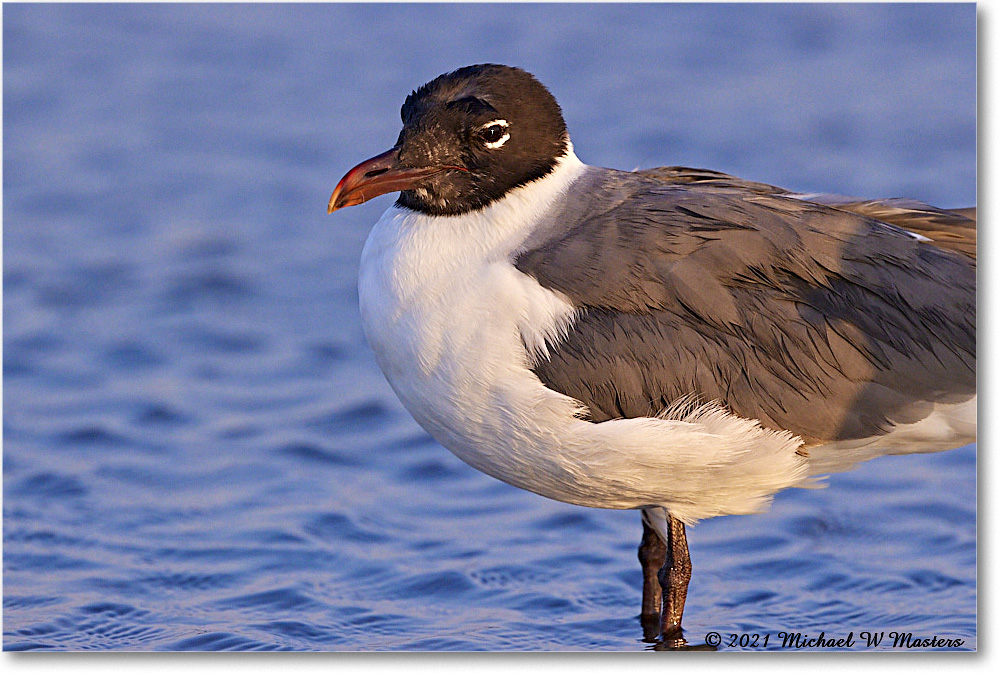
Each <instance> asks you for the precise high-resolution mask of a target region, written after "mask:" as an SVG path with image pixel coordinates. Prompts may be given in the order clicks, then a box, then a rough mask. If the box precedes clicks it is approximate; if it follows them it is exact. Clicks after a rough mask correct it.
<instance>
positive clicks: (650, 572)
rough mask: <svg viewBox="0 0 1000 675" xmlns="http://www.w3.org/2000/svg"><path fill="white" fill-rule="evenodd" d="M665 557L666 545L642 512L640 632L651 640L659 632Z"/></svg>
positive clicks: (644, 512)
mask: <svg viewBox="0 0 1000 675" xmlns="http://www.w3.org/2000/svg"><path fill="white" fill-rule="evenodd" d="M666 559H667V545H666V544H665V543H664V541H663V539H661V538H660V535H658V534H657V533H656V529H655V528H654V527H653V526H652V525H650V522H649V516H647V514H646V511H645V510H643V513H642V543H641V544H639V562H640V563H641V564H642V615H641V616H640V617H639V620H640V622H641V623H642V632H643V635H644V636H645V637H646V639H649V640H652V639H654V638H656V636H657V635H659V634H660V608H661V606H662V604H663V593H662V592H661V591H660V579H659V573H660V570H661V569H662V568H663V565H664V563H665V562H666Z"/></svg>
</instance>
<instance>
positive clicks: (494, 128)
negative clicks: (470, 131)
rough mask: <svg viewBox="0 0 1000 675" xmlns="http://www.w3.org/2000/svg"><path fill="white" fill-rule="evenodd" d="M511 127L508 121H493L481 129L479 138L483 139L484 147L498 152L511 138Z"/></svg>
mask: <svg viewBox="0 0 1000 675" xmlns="http://www.w3.org/2000/svg"><path fill="white" fill-rule="evenodd" d="M509 127H510V125H509V124H507V120H493V121H492V122H487V123H486V124H484V125H483V126H481V127H479V137H480V138H481V139H483V145H485V146H486V147H487V148H489V149H490V150H496V149H497V148H499V147H500V146H501V145H503V144H504V143H506V142H507V139H509V138H510V131H508V128H509Z"/></svg>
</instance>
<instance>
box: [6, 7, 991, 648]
mask: <svg viewBox="0 0 1000 675" xmlns="http://www.w3.org/2000/svg"><path fill="white" fill-rule="evenodd" d="M974 41H975V14H974V7H973V6H972V5H963V6H955V5H950V6H933V5H932V6H928V5H920V6H899V5H893V6H830V5H825V6H816V5H808V6H780V5H779V6H766V7H759V6H758V7H753V6H750V7H747V6H739V7H734V6H710V7H704V6H696V5H685V6H652V7H651V6H627V5H626V6H621V5H608V6H600V7H587V6H502V7H500V6H493V7H491V6H482V5H480V6H433V7H421V6H406V7H402V6H302V5H298V6H279V7H274V6H201V5H199V6H135V5H118V6H111V7H87V6H62V5H42V6H25V5H8V6H5V7H4V186H3V188H4V204H3V208H4V212H3V216H4V232H3V244H4V270H3V271H4V277H3V283H4V336H3V348H4V354H3V355H4V410H3V413H4V416H3V422H4V457H3V459H4V464H3V468H4V482H3V487H4V503H3V506H4V551H3V552H4V613H3V619H4V625H3V628H4V648H5V649H8V650H14V649H50V650H107V649H116V650H171V649H194V650H222V649H228V650H247V649H249V650H269V649H288V650H414V649H420V650H480V649H488V650H640V649H645V648H650V647H651V646H652V645H649V644H647V643H645V642H643V640H642V631H641V629H640V626H639V622H638V619H637V614H638V608H639V599H640V598H639V596H640V577H639V568H638V562H637V560H636V553H635V551H636V546H637V544H638V540H639V536H640V530H641V527H640V525H639V518H638V514H636V513H634V512H611V511H598V510H588V509H583V508H579V507H574V506H568V505H564V504H559V503H556V502H551V501H548V500H546V499H543V498H541V497H538V496H535V495H533V494H529V493H525V492H522V491H519V490H517V489H514V488H512V487H509V486H506V485H504V484H502V483H499V482H497V481H495V480H493V479H491V478H488V477H486V476H484V475H481V474H479V473H477V472H476V471H474V470H473V469H471V468H469V467H467V466H465V465H464V464H462V463H461V462H460V461H459V460H458V459H456V458H455V457H453V456H452V455H450V454H449V453H448V452H447V451H445V450H444V449H443V448H441V447H440V446H439V445H437V444H436V443H435V442H434V441H433V440H431V439H430V438H429V437H428V436H427V435H426V434H425V433H423V432H422V431H421V429H420V428H419V427H418V426H417V425H416V424H415V423H414V422H413V421H412V420H411V419H410V418H409V416H408V415H407V414H406V412H405V411H404V410H403V409H402V407H401V406H400V404H399V403H398V402H397V400H396V399H395V397H394V396H393V394H392V392H391V390H390V389H389V387H388V385H387V384H386V383H385V381H384V380H383V379H382V376H381V374H380V373H379V372H378V369H377V367H376V366H375V365H374V361H373V359H372V356H371V354H370V352H369V350H368V348H367V347H366V345H365V344H364V339H363V336H362V333H361V329H360V325H359V320H358V315H357V309H356V307H357V294H356V289H355V277H356V272H357V263H358V257H359V254H360V249H361V246H362V244H363V241H364V238H365V236H366V234H367V229H368V227H369V226H370V224H371V223H373V222H374V221H375V219H376V218H377V217H378V214H379V213H380V212H381V211H382V210H383V209H384V208H386V207H387V206H388V204H389V203H390V200H389V198H388V197H383V198H380V199H378V200H375V202H374V203H372V204H366V205H363V206H360V207H357V208H354V209H350V210H348V211H345V212H343V213H339V214H337V216H336V217H331V218H328V217H326V216H325V214H324V210H325V208H324V207H325V204H326V200H327V198H328V196H329V193H330V191H331V189H332V187H333V185H334V184H335V183H336V181H337V179H338V178H339V177H340V175H341V174H342V173H343V172H344V171H345V170H346V169H347V168H349V167H350V166H352V165H353V164H354V163H356V162H357V161H359V160H361V159H364V158H365V157H368V156H370V155H373V154H375V153H377V152H380V151H382V150H384V149H385V148H387V147H388V146H389V145H390V144H391V143H392V142H393V141H394V139H395V136H396V133H397V131H398V114H397V111H398V106H399V105H400V104H401V103H402V99H403V98H404V96H405V94H406V93H408V92H409V90H410V89H412V88H413V87H415V86H416V85H418V84H420V83H422V82H424V81H426V80H428V79H430V78H431V77H433V76H435V75H437V74H439V73H441V72H444V71H446V70H450V69H452V68H455V67H458V66H460V65H465V64H467V63H473V62H480V61H499V62H507V63H514V64H518V65H522V66H524V67H526V68H528V69H529V70H531V71H533V72H535V73H536V74H538V75H539V77H540V78H541V79H542V80H543V81H544V82H545V83H546V84H548V85H549V86H550V87H551V88H552V90H553V91H554V93H555V94H556V96H557V97H558V98H559V99H560V102H561V103H562V105H563V108H564V110H565V112H566V117H567V120H568V124H569V126H570V129H571V132H572V133H573V138H574V142H575V145H576V149H577V153H578V154H579V155H580V157H581V158H582V159H584V161H587V162H589V163H593V164H601V165H606V166H614V167H618V168H626V169H629V168H633V167H636V166H652V165H656V164H689V165H694V166H704V167H709V168H714V169H719V170H723V171H729V172H732V173H735V174H737V175H741V176H743V177H746V178H751V179H755V180H762V181H767V182H772V183H775V184H779V185H783V186H786V187H789V188H793V189H798V190H802V191H818V190H822V191H831V192H839V193H844V194H856V195H861V196H871V197H874V196H910V197H916V198H920V199H924V200H927V201H930V202H932V203H936V204H938V205H941V206H964V205H969V204H972V203H974V202H975V198H976V195H975V170H976V165H975V161H976V157H975V121H976V118H975V113H976V111H975V46H974ZM975 473H976V456H975V447H974V446H970V447H967V448H963V449H960V450H957V451H952V452H947V453H941V454H936V455H920V456H909V457H887V458H882V459H879V460H876V461H873V462H870V463H868V464H866V465H864V466H862V467H861V468H859V469H858V470H856V471H853V472H850V473H846V474H841V475H837V476H833V477H831V478H830V480H829V487H828V488H826V489H822V490H797V491H790V492H786V493H782V494H780V495H778V497H777V499H776V501H775V504H774V507H773V508H772V509H771V511H770V512H768V513H767V514H764V515H760V516H753V517H730V518H718V519H714V520H710V521H707V522H704V523H702V524H699V525H698V526H697V527H695V528H693V529H691V530H689V541H690V545H691V554H692V558H693V562H694V578H693V580H692V582H691V588H690V593H689V599H688V605H687V612H686V615H685V620H686V629H687V637H688V639H689V640H690V641H691V643H692V644H698V643H701V642H702V641H703V640H704V636H705V635H706V634H707V633H708V632H709V631H717V632H719V633H720V634H721V635H722V636H723V640H724V642H725V643H728V641H729V640H730V637H729V636H730V635H734V634H736V635H739V634H742V633H745V634H753V633H757V634H759V635H761V638H762V636H763V634H765V633H767V634H769V635H770V636H771V637H770V642H769V643H768V647H767V648H769V649H775V648H780V638H778V632H779V631H794V632H802V633H804V634H806V635H808V636H810V637H815V636H817V635H818V634H819V633H820V632H821V631H822V632H824V633H825V636H826V637H844V636H846V635H847V634H848V633H849V632H851V631H853V632H854V636H855V638H856V639H859V634H860V632H861V631H884V632H885V633H886V634H887V635H888V633H889V632H890V631H904V632H912V633H913V634H914V636H915V637H920V638H923V637H931V636H933V635H937V636H938V637H941V638H951V639H962V640H963V641H964V644H963V645H962V647H961V648H962V649H969V648H975V646H976V492H975ZM887 646H891V638H886V639H885V641H884V642H883V643H882V644H881V645H880V646H879V648H880V649H885V648H887ZM723 648H725V649H729V648H730V647H728V644H723ZM737 648H738V647H737ZM854 648H855V649H862V648H865V644H864V642H863V641H860V643H859V644H856V645H855V647H854Z"/></svg>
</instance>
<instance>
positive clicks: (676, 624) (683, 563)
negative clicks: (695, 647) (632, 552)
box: [643, 516, 691, 639]
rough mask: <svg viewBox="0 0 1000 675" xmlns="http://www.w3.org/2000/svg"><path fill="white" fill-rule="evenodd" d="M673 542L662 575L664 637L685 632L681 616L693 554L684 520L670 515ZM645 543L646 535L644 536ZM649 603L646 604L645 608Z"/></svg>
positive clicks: (661, 622) (661, 621) (669, 521)
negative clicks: (689, 549) (688, 543)
mask: <svg viewBox="0 0 1000 675" xmlns="http://www.w3.org/2000/svg"><path fill="white" fill-rule="evenodd" d="M667 527H668V528H669V534H670V541H669V542H667V547H666V549H667V555H666V564H664V565H663V567H662V568H661V569H660V573H659V575H658V577H659V581H660V587H661V588H662V589H663V614H662V616H661V619H660V633H661V635H662V636H663V638H664V639H668V638H673V637H679V636H680V635H681V617H682V616H683V615H684V601H685V600H686V599H687V589H688V582H689V581H691V555H690V554H689V553H688V545H687V535H686V534H685V532H684V523H682V522H681V521H679V520H677V519H676V518H674V517H673V516H668V519H667ZM643 542H645V538H643ZM645 608H646V605H645V602H644V603H643V611H645Z"/></svg>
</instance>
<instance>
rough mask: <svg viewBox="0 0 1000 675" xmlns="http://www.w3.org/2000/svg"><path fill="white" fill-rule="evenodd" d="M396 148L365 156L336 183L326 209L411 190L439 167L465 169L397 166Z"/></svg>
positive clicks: (462, 168)
mask: <svg viewBox="0 0 1000 675" xmlns="http://www.w3.org/2000/svg"><path fill="white" fill-rule="evenodd" d="M398 159H399V148H398V147H396V148H393V149H392V150H389V151H388V152H383V153H382V154H381V155H377V156H376V157H372V158H371V159H366V160H365V161H363V162H361V164H358V165H357V166H356V167H354V168H353V169H351V170H350V171H348V172H347V174H346V175H345V176H344V177H343V178H341V179H340V182H339V183H337V187H336V189H335V190H334V191H333V194H332V195H330V203H329V204H328V205H327V207H326V212H327V213H333V212H334V211H336V210H337V209H342V208H344V207H345V206H354V205H355V204H361V203H363V202H366V201H368V200H369V199H371V198H372V197H378V196H379V195H384V194H385V193H387V192H398V191H400V190H410V189H412V188H414V187H416V184H417V182H419V181H420V180H421V179H423V178H427V177H428V176H433V175H434V174H437V173H441V172H442V171H451V170H457V171H468V169H466V168H464V167H461V166H447V165H444V166H426V167H420V168H406V167H400V166H399V165H398V162H397V160H398Z"/></svg>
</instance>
